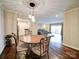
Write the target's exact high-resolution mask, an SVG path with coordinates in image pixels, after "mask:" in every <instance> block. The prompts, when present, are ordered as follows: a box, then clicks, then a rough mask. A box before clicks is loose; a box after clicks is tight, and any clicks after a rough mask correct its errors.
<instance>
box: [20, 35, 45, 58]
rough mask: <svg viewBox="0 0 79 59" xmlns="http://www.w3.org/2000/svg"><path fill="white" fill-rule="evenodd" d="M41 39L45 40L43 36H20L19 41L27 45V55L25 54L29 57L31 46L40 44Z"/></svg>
mask: <svg viewBox="0 0 79 59" xmlns="http://www.w3.org/2000/svg"><path fill="white" fill-rule="evenodd" d="M42 38H45V37H44V35H31V36H30V35H27V36H20V41H21V42H24V43H25V44H27V45H28V46H27V48H28V53H27V55H29V56H30V55H31V49H32V48H31V46H32V45H33V44H38V43H40V40H41V39H42ZM29 59H31V58H29Z"/></svg>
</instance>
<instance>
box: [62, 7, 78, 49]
mask: <svg viewBox="0 0 79 59" xmlns="http://www.w3.org/2000/svg"><path fill="white" fill-rule="evenodd" d="M64 16H65V19H64V29H63V44H64V45H66V46H69V47H71V48H74V49H77V50H79V8H75V9H72V10H69V11H66V12H65V14H64Z"/></svg>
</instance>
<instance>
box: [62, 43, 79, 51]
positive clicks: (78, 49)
mask: <svg viewBox="0 0 79 59" xmlns="http://www.w3.org/2000/svg"><path fill="white" fill-rule="evenodd" d="M63 45H64V46H67V47H69V48H71V49H74V50H77V51H79V48H76V47H73V46H71V45H68V44H65V43H63Z"/></svg>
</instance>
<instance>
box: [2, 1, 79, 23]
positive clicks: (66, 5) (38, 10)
mask: <svg viewBox="0 0 79 59" xmlns="http://www.w3.org/2000/svg"><path fill="white" fill-rule="evenodd" d="M30 2H33V3H35V8H34V15H35V18H36V19H37V20H38V21H39V22H40V23H43V22H44V23H45V22H46V23H47V22H48V23H50V22H51V23H52V22H54V21H55V22H56V21H59V22H63V13H64V11H66V10H69V9H72V8H75V7H78V6H79V0H1V3H2V4H3V6H4V8H5V9H7V10H12V11H14V12H18V13H21V14H24V15H27V14H30V13H31V12H32V8H31V7H30V6H29V3H30ZM56 15H58V16H57V17H56Z"/></svg>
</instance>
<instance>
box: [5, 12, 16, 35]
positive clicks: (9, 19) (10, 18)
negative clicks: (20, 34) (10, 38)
mask: <svg viewBox="0 0 79 59" xmlns="http://www.w3.org/2000/svg"><path fill="white" fill-rule="evenodd" d="M4 19H5V34H11V33H12V32H13V33H16V29H17V28H16V20H17V15H16V14H15V13H12V12H8V11H5V13H4Z"/></svg>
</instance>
